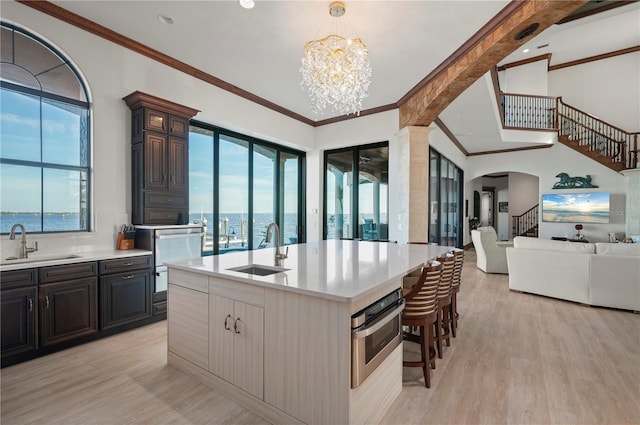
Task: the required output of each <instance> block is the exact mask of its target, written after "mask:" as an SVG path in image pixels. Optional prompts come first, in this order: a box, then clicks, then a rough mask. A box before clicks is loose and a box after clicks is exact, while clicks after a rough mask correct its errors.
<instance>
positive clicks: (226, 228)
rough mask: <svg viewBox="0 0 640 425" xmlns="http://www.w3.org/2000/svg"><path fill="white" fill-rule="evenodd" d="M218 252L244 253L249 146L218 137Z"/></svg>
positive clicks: (232, 138)
mask: <svg viewBox="0 0 640 425" xmlns="http://www.w3.org/2000/svg"><path fill="white" fill-rule="evenodd" d="M219 146H220V161H219V170H220V178H219V193H220V199H219V203H220V217H219V222H218V230H219V233H218V234H219V235H220V240H219V244H220V245H219V252H221V253H222V252H228V251H237V250H246V249H248V244H247V219H248V214H249V142H247V141H246V140H242V139H238V138H235V137H230V136H226V135H221V136H220V144H219Z"/></svg>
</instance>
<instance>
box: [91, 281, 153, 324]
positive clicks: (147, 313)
mask: <svg viewBox="0 0 640 425" xmlns="http://www.w3.org/2000/svg"><path fill="white" fill-rule="evenodd" d="M100 296H101V300H102V301H101V307H102V308H101V313H100V316H101V320H102V326H101V328H102V329H109V328H113V327H116V326H119V325H124V324H127V323H132V322H136V321H138V320H142V319H146V318H148V317H151V315H152V311H151V273H150V272H149V271H137V272H129V273H120V274H114V275H109V276H106V277H101V278H100Z"/></svg>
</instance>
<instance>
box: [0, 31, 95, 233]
mask: <svg viewBox="0 0 640 425" xmlns="http://www.w3.org/2000/svg"><path fill="white" fill-rule="evenodd" d="M0 31H2V41H3V42H2V53H1V55H2V58H1V59H2V67H1V68H0V69H1V72H0V111H1V115H0V119H1V125H0V210H1V216H0V231H1V233H5V234H6V233H9V231H10V229H11V226H12V225H13V224H15V223H21V224H23V225H24V227H25V230H26V231H27V232H29V233H45V232H79V231H80V232H82V231H89V230H90V205H89V199H90V196H89V190H90V181H89V179H90V162H91V161H90V141H89V134H90V131H89V101H88V95H87V91H86V89H85V87H84V85H83V83H82V80H81V78H80V77H79V73H78V71H77V70H75V69H74V68H73V67H72V66H71V64H70V63H69V61H68V60H67V59H66V58H65V57H64V55H62V54H61V53H60V52H58V51H57V50H56V49H54V48H53V47H51V46H50V45H49V44H48V43H46V42H45V41H43V40H41V39H39V38H37V37H36V36H34V35H32V34H30V33H29V32H28V31H26V30H24V29H21V28H17V27H15V26H13V25H10V24H7V23H4V22H3V23H1V28H0Z"/></svg>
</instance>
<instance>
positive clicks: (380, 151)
mask: <svg viewBox="0 0 640 425" xmlns="http://www.w3.org/2000/svg"><path fill="white" fill-rule="evenodd" d="M388 170H389V147H388V146H379V147H375V148H370V149H360V150H359V153H358V237H359V238H360V239H362V240H380V239H389V218H388V214H387V205H388V201H387V197H388V183H389V182H388V178H389V172H388Z"/></svg>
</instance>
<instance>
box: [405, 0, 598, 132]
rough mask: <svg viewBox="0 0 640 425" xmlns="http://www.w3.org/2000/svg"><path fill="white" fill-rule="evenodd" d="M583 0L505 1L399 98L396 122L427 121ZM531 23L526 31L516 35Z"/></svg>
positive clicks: (423, 123)
mask: <svg viewBox="0 0 640 425" xmlns="http://www.w3.org/2000/svg"><path fill="white" fill-rule="evenodd" d="M585 3H587V0H524V1H523V0H519V1H516V0H514V1H512V2H511V3H509V4H508V5H507V6H506V7H505V8H504V9H503V10H502V11H501V12H500V13H498V15H496V17H495V18H494V19H492V20H491V21H489V22H488V23H487V24H486V25H485V26H484V27H482V28H481V29H480V30H479V31H478V32H477V33H476V34H474V36H472V37H471V38H470V39H469V40H468V41H467V42H466V43H465V44H464V45H463V46H461V48H459V49H458V50H456V51H455V52H454V53H453V54H452V55H451V56H450V57H449V58H447V59H445V61H444V62H443V63H442V64H441V65H440V66H439V67H438V68H436V69H435V70H434V72H432V73H431V74H429V75H428V76H427V77H426V78H425V79H424V80H423V81H422V82H420V84H418V85H417V86H416V87H414V89H412V90H411V91H410V92H409V93H408V94H407V95H406V96H405V97H403V98H402V99H400V101H399V102H398V103H399V106H400V128H404V127H407V126H428V125H430V124H431V123H432V122H433V121H434V120H435V119H436V118H437V117H438V115H439V114H440V113H441V112H442V111H444V109H445V108H446V107H447V106H448V105H449V104H450V103H451V102H453V100H455V98H457V97H458V96H459V95H460V94H461V93H462V92H464V91H465V90H466V89H467V88H468V87H469V86H471V85H472V84H473V83H474V82H475V81H476V80H477V79H478V78H480V77H481V76H482V75H484V74H485V73H486V72H488V71H489V70H490V69H491V68H492V67H494V66H495V65H496V64H497V63H498V62H499V61H501V60H502V59H504V58H505V57H507V56H508V55H509V54H510V53H512V52H513V51H514V50H516V49H517V48H518V47H520V46H521V45H522V44H524V43H525V42H526V41H528V40H530V39H531V38H533V37H535V36H537V35H538V34H540V32H542V31H543V30H545V29H546V28H548V27H550V26H551V25H553V24H554V23H556V22H558V21H559V20H560V19H562V18H564V17H565V16H567V15H568V14H569V13H571V12H573V11H574V10H575V9H577V8H578V7H580V6H582V5H583V4H585ZM533 24H538V27H537V28H536V29H535V30H534V31H532V32H531V33H530V34H528V35H527V36H526V37H523V38H521V39H516V38H517V35H518V34H519V33H521V32H522V31H523V30H525V29H526V28H528V27H529V26H531V25H533Z"/></svg>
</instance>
